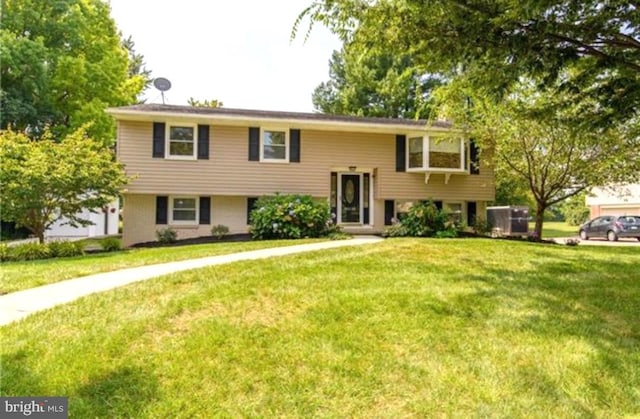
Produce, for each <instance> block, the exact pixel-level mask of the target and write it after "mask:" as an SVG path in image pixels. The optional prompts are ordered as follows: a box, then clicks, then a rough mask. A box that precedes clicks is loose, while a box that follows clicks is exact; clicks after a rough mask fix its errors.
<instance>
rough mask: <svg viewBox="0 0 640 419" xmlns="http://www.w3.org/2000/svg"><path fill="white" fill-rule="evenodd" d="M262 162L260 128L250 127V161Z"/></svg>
mask: <svg viewBox="0 0 640 419" xmlns="http://www.w3.org/2000/svg"><path fill="white" fill-rule="evenodd" d="M259 160H260V128H258V127H249V161H259Z"/></svg>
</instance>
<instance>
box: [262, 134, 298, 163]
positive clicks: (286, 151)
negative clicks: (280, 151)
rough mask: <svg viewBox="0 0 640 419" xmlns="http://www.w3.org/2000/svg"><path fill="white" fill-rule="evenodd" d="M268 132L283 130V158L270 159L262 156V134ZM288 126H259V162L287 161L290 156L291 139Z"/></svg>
mask: <svg viewBox="0 0 640 419" xmlns="http://www.w3.org/2000/svg"><path fill="white" fill-rule="evenodd" d="M267 131H269V132H284V147H285V148H284V159H272V158H266V157H265V156H264V135H265V133H266V132H267ZM289 137H290V133H289V128H287V127H283V126H264V127H260V162H262V163H280V164H284V163H289V159H290V156H291V143H290V142H291V139H290V138H289Z"/></svg>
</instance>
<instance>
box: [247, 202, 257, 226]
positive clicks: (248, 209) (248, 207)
mask: <svg viewBox="0 0 640 419" xmlns="http://www.w3.org/2000/svg"><path fill="white" fill-rule="evenodd" d="M257 201H258V198H247V224H251V211H253V209H254V208H255V206H256V202H257Z"/></svg>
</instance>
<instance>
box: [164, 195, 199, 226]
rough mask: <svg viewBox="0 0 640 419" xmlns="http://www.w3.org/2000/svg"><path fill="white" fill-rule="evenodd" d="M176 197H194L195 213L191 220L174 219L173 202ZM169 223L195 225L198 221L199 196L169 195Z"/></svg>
mask: <svg viewBox="0 0 640 419" xmlns="http://www.w3.org/2000/svg"><path fill="white" fill-rule="evenodd" d="M176 199H195V208H194V209H195V211H196V215H195V218H194V220H193V221H190V220H174V219H173V211H174V209H175V208H174V202H175V200H176ZM168 209H169V220H168V221H169V225H181V226H195V225H199V223H200V197H199V196H191V195H171V196H169V208H168Z"/></svg>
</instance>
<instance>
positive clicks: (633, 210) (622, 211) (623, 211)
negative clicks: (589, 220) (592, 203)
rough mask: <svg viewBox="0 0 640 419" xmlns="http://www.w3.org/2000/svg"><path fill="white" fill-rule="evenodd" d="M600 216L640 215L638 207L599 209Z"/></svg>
mask: <svg viewBox="0 0 640 419" xmlns="http://www.w3.org/2000/svg"><path fill="white" fill-rule="evenodd" d="M600 215H640V207H605V206H602V207H600Z"/></svg>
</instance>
